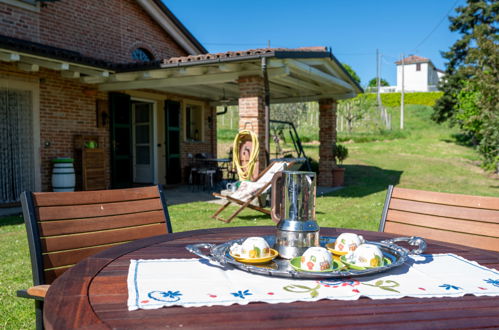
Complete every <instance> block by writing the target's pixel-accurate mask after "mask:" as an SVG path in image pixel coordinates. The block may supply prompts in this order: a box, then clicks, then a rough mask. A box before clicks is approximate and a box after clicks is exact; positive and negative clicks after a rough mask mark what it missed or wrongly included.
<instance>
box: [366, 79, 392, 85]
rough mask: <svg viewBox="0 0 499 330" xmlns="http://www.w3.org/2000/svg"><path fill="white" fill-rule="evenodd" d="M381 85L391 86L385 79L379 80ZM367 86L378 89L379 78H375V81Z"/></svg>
mask: <svg viewBox="0 0 499 330" xmlns="http://www.w3.org/2000/svg"><path fill="white" fill-rule="evenodd" d="M379 85H380V86H390V84H389V83H388V81H386V80H385V79H383V78H380V79H379ZM367 86H368V87H378V78H373V79H371V80H369V83H368V84H367Z"/></svg>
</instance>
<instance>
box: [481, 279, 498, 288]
mask: <svg viewBox="0 0 499 330" xmlns="http://www.w3.org/2000/svg"><path fill="white" fill-rule="evenodd" d="M484 281H485V282H486V283H488V284H492V285H493V286H495V287H499V280H493V279H491V278H489V279H486V280H484Z"/></svg>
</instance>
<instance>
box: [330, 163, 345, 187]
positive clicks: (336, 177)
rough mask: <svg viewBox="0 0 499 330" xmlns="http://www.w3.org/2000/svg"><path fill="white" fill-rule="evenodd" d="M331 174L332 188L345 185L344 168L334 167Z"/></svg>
mask: <svg viewBox="0 0 499 330" xmlns="http://www.w3.org/2000/svg"><path fill="white" fill-rule="evenodd" d="M332 172H333V187H339V186H343V184H344V183H345V168H343V167H335V168H333V170H332Z"/></svg>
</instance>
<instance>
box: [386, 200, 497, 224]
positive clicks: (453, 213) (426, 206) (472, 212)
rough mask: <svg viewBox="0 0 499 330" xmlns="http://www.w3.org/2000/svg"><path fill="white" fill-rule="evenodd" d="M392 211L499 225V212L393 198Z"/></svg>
mask: <svg viewBox="0 0 499 330" xmlns="http://www.w3.org/2000/svg"><path fill="white" fill-rule="evenodd" d="M390 210H399V211H407V212H411V213H416V214H432V215H435V216H439V217H446V218H457V219H466V220H470V221H473V220H475V221H483V222H492V223H499V211H496V210H486V209H476V208H470V207H463V206H454V205H445V204H434V203H430V202H419V201H411V200H405V199H398V198H395V197H393V196H392V200H391V202H390Z"/></svg>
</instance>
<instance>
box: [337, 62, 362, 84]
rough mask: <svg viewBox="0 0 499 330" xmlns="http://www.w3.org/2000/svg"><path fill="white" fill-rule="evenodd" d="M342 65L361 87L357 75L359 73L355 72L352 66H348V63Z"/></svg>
mask: <svg viewBox="0 0 499 330" xmlns="http://www.w3.org/2000/svg"><path fill="white" fill-rule="evenodd" d="M341 64H342V65H343V67H344V68H345V70H347V72H348V73H349V74H350V75H351V76H352V78H353V80H355V81H356V82H357V84H359V85H360V77H359V75H358V74H357V72H355V71H354V70H353V69H352V67H351V66H350V65H348V64H346V63H341Z"/></svg>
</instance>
